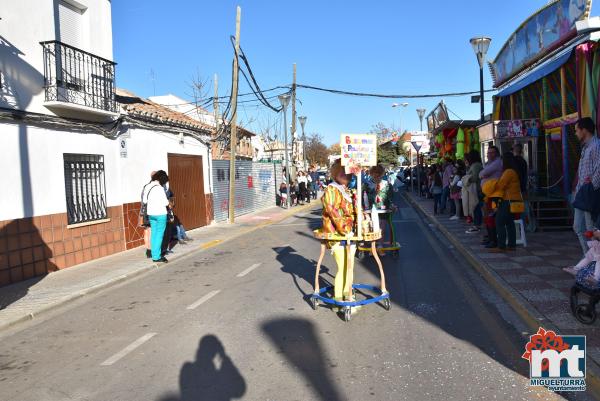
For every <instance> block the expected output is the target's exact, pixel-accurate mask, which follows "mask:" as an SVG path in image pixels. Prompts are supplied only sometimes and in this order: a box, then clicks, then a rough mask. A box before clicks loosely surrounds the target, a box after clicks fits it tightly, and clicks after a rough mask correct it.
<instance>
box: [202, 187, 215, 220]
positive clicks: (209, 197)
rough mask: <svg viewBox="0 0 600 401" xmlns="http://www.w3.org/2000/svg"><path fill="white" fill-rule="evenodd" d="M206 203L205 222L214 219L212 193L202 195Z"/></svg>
mask: <svg viewBox="0 0 600 401" xmlns="http://www.w3.org/2000/svg"><path fill="white" fill-rule="evenodd" d="M204 199H205V205H206V224H207V225H208V224H210V223H212V221H213V220H214V219H215V211H214V209H213V194H207V195H204Z"/></svg>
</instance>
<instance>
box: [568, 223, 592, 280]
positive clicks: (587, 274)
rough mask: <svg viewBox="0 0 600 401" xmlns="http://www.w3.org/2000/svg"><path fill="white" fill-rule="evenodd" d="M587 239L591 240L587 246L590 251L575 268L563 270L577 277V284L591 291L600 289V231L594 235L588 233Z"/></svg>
mask: <svg viewBox="0 0 600 401" xmlns="http://www.w3.org/2000/svg"><path fill="white" fill-rule="evenodd" d="M586 234H587V235H586V236H587V237H588V238H589V239H590V240H591V241H588V243H587V245H588V247H589V250H588V251H587V252H586V254H585V257H584V258H583V259H581V260H580V261H579V263H577V264H576V265H575V266H573V267H565V268H564V269H563V270H564V271H566V272H567V273H569V274H572V275H574V276H576V278H577V282H578V283H581V284H583V285H585V286H586V287H589V288H590V289H600V230H596V231H594V232H593V233H592V232H591V231H588V232H587V233H586Z"/></svg>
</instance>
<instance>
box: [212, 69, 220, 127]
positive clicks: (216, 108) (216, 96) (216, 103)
mask: <svg viewBox="0 0 600 401" xmlns="http://www.w3.org/2000/svg"><path fill="white" fill-rule="evenodd" d="M213 112H214V114H215V130H216V132H215V133H216V134H218V133H219V127H220V125H219V123H220V120H221V116H220V115H219V77H218V76H217V74H215V94H214V96H213ZM215 139H216V138H215Z"/></svg>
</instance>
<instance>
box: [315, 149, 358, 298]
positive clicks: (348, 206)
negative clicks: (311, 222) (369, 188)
mask: <svg viewBox="0 0 600 401" xmlns="http://www.w3.org/2000/svg"><path fill="white" fill-rule="evenodd" d="M330 175H331V179H332V182H331V183H330V184H329V185H328V186H327V187H326V188H325V193H324V195H323V197H322V198H321V202H322V203H323V227H322V228H321V230H322V232H323V234H325V238H327V237H328V236H329V237H333V236H338V237H340V236H341V237H346V236H352V233H353V232H354V224H355V208H354V199H353V195H352V192H351V191H350V190H349V189H348V184H349V183H350V176H349V175H348V174H346V173H345V171H344V167H342V164H341V161H340V160H337V161H336V162H335V163H334V164H333V165H332V166H331V169H330ZM325 244H326V246H327V248H328V249H331V253H332V254H333V258H334V259H335V263H336V265H337V273H336V275H335V281H334V298H335V299H336V300H344V299H346V300H351V299H352V282H353V266H352V263H353V261H354V253H355V252H356V245H349V244H348V243H347V241H333V240H326V242H325ZM348 245H349V246H348Z"/></svg>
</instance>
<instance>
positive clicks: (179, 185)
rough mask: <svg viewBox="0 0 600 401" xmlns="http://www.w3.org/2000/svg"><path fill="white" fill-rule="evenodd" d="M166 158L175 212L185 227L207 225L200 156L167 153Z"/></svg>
mask: <svg viewBox="0 0 600 401" xmlns="http://www.w3.org/2000/svg"><path fill="white" fill-rule="evenodd" d="M168 158H169V187H170V188H171V191H173V193H174V194H175V214H176V215H177V217H179V219H180V220H181V223H182V224H183V226H184V227H185V228H186V229H192V228H198V227H202V226H205V225H207V224H208V222H207V221H206V198H205V196H204V181H203V177H204V174H203V171H202V156H193V155H178V154H169V155H168Z"/></svg>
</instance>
